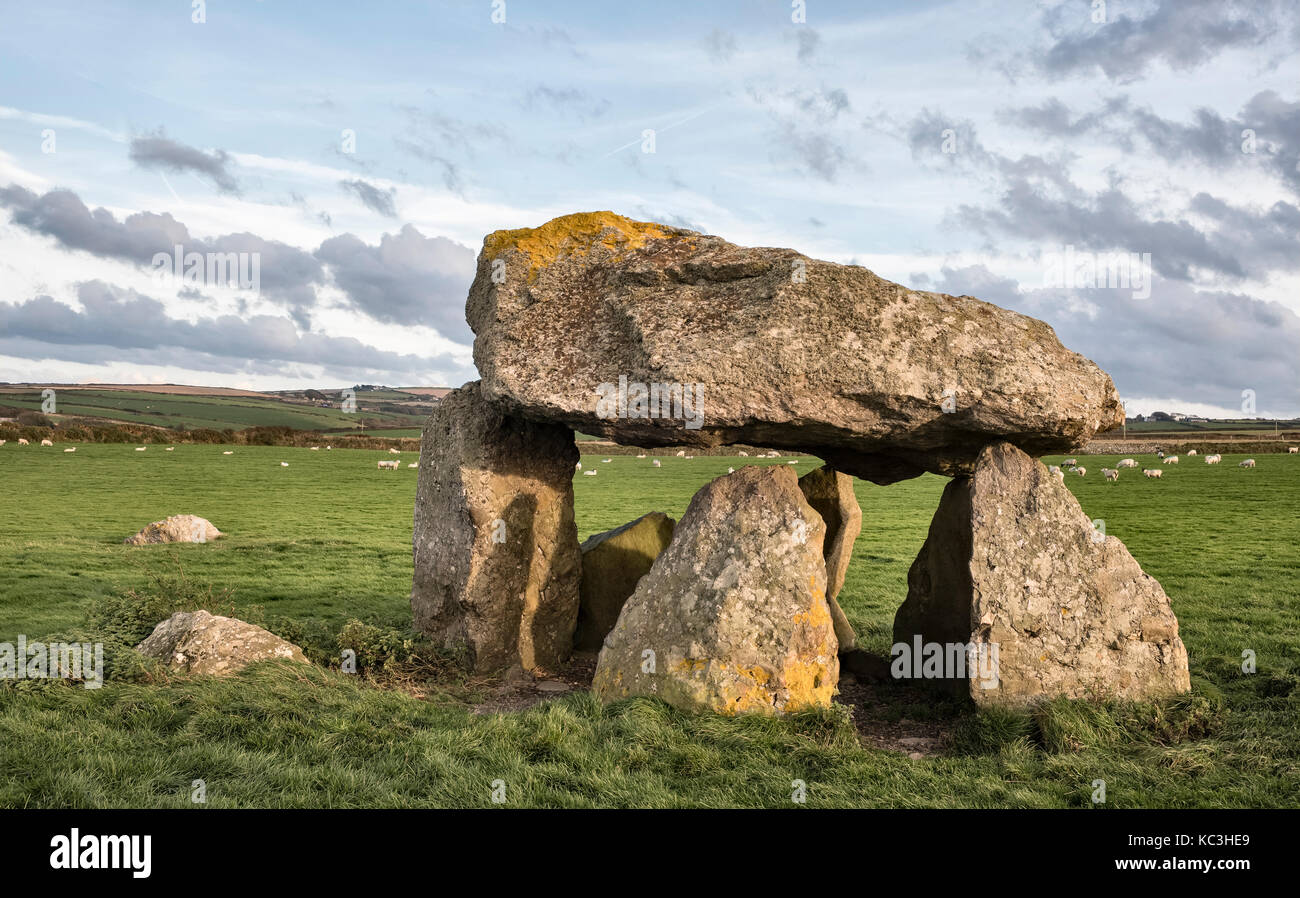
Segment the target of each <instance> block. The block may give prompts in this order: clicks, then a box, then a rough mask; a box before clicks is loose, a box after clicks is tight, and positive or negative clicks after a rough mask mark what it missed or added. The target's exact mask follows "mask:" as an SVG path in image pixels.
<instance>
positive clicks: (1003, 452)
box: [894, 443, 1190, 706]
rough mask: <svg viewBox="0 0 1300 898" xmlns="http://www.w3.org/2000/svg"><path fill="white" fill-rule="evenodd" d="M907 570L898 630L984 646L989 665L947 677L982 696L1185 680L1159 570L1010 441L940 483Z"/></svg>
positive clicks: (1101, 693)
mask: <svg viewBox="0 0 1300 898" xmlns="http://www.w3.org/2000/svg"><path fill="white" fill-rule="evenodd" d="M907 582H908V593H907V599H906V601H905V602H904V603H903V605H902V607H900V608H899V610H898V613H897V615H896V616H895V618H894V640H895V644H896V645H898V644H903V645H913V644H916V639H917V637H918V636H919V637H920V644H922V645H924V644H925V643H933V644H938V645H955V644H958V643H968V644H971V645H973V646H975V648H976V651H977V652H982V653H983V657H985V658H993V659H995V660H996V665H995V666H994V669H993V671H992V672H993V674H994V675H993V676H969V675H970V674H971V673H973V671H972V670H971V669H970V668H968V669H967V674H968V676H967V677H966V678H965V679H961V680H960V681H958V682H957V686H958V687H959V688H960V689H962V690H963V691H965V690H968V691H969V694H970V695H971V697H972V698H973V699H974V700H975V701H976V702H977V703H979V704H981V705H1008V706H1020V705H1027V704H1032V703H1034V702H1036V701H1039V700H1042V699H1046V698H1052V697H1056V696H1064V697H1067V698H1106V697H1113V698H1120V699H1132V700H1142V699H1147V698H1154V697H1159V696H1164V695H1169V694H1173V693H1178V692H1186V691H1187V690H1188V689H1189V688H1190V683H1189V678H1188V671H1187V650H1186V649H1185V648H1184V647H1183V643H1182V640H1181V639H1179V638H1178V621H1177V619H1176V618H1175V617H1174V613H1173V609H1172V608H1171V606H1170V603H1169V598H1168V596H1166V595H1165V592H1164V590H1163V589H1161V587H1160V584H1159V583H1157V582H1156V581H1155V579H1154V578H1152V577H1151V576H1149V575H1147V574H1146V573H1144V572H1143V571H1142V568H1141V567H1139V566H1138V563H1137V561H1135V560H1134V558H1133V556H1132V555H1130V554H1129V552H1128V549H1126V548H1125V547H1124V544H1123V543H1121V542H1120V541H1119V540H1118V539H1116V538H1115V537H1113V536H1108V535H1105V534H1104V533H1103V532H1101V530H1100V529H1099V528H1096V527H1094V525H1093V522H1092V521H1091V520H1089V518H1088V516H1087V515H1086V514H1084V512H1083V509H1081V508H1080V507H1079V503H1078V501H1077V500H1076V499H1075V498H1074V495H1073V494H1072V493H1071V492H1070V491H1069V490H1068V489H1067V488H1066V487H1065V485H1064V484H1062V483H1061V482H1060V481H1059V480H1058V479H1057V478H1055V477H1053V476H1051V475H1050V474H1049V473H1048V471H1047V469H1046V468H1045V467H1044V466H1043V465H1042V464H1040V463H1039V462H1037V461H1035V460H1034V459H1032V458H1030V457H1029V456H1027V455H1025V454H1024V453H1023V452H1021V451H1020V450H1018V449H1016V448H1015V447H1014V446H1011V445H1010V444H1008V443H997V444H994V445H991V446H988V447H986V448H985V449H984V450H983V451H982V452H981V453H980V456H979V459H978V461H977V462H976V465H975V471H974V473H973V475H972V476H970V477H960V478H956V479H954V480H953V481H952V482H951V483H949V484H948V487H947V488H946V489H945V490H944V493H943V498H942V500H941V501H940V503H939V509H938V511H936V512H935V515H934V520H933V521H932V522H931V524H930V532H929V536H928V537H927V538H926V541H925V544H924V545H923V546H922V548H921V552H920V554H919V555H918V556H917V558H916V561H915V562H914V563H913V565H912V568H911V570H910V571H909V572H908V577H907ZM993 646H996V649H997V650H996V654H995V653H993V652H992V651H991V650H990V649H989V647H993ZM981 647H983V648H981Z"/></svg>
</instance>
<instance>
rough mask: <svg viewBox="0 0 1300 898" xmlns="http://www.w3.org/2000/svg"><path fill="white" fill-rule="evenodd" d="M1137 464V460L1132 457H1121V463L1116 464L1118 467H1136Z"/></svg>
mask: <svg viewBox="0 0 1300 898" xmlns="http://www.w3.org/2000/svg"><path fill="white" fill-rule="evenodd" d="M1137 466H1138V463H1137V461H1135V460H1134V459H1131V458H1121V459H1120V460H1119V463H1118V464H1116V465H1115V467H1117V468H1136V467H1137Z"/></svg>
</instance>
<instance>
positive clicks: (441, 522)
mask: <svg viewBox="0 0 1300 898" xmlns="http://www.w3.org/2000/svg"><path fill="white" fill-rule="evenodd" d="M577 460H578V450H577V447H576V446H575V445H574V441H573V432H572V431H570V430H569V429H568V428H567V427H564V426H562V425H557V424H538V423H534V422H531V421H524V420H520V419H518V418H514V417H512V416H510V415H507V414H504V413H502V412H501V411H500V410H499V409H498V408H497V407H495V406H493V405H492V404H490V403H488V402H486V401H485V400H484V399H483V397H482V394H481V392H480V390H479V385H478V383H477V382H474V383H470V384H466V385H465V386H463V387H461V388H460V389H458V390H455V391H453V392H452V393H449V394H448V395H447V396H446V397H444V398H443V399H442V401H441V402H439V403H438V406H437V409H436V410H435V411H434V413H433V414H432V415H431V416H430V418H429V421H428V423H427V424H426V425H425V428H424V435H423V440H422V443H421V451H420V470H419V482H418V486H417V487H416V498H415V535H414V540H413V543H414V551H415V577H414V583H413V586H412V589H411V610H412V612H413V614H414V618H415V627H416V629H418V630H420V631H421V632H424V633H427V634H428V635H429V636H431V637H432V638H433V639H434V640H435V641H437V642H438V643H440V644H443V645H446V646H448V647H453V648H457V649H464V650H465V651H466V652H467V654H468V661H469V663H470V664H471V666H472V667H473V669H474V670H476V671H479V672H489V671H503V670H507V669H510V668H514V667H519V666H522V667H523V668H524V669H525V670H530V671H551V670H554V669H555V668H557V667H559V666H560V665H561V664H562V663H563V662H564V661H565V660H566V659H567V658H568V656H569V652H570V649H571V645H572V638H573V629H574V624H575V622H576V618H577V613H578V579H579V572H580V556H579V553H578V532H577V527H576V526H575V524H574V520H573V469H574V465H575V464H576V463H577Z"/></svg>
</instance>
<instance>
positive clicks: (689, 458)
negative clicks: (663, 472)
mask: <svg viewBox="0 0 1300 898" xmlns="http://www.w3.org/2000/svg"><path fill="white" fill-rule="evenodd" d="M694 457H695V456H694V455H687V456H685V458H686V460H687V461H690V460H691V459H692V458H694Z"/></svg>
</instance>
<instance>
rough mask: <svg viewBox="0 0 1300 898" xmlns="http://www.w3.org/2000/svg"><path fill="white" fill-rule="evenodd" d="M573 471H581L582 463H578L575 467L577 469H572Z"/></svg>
mask: <svg viewBox="0 0 1300 898" xmlns="http://www.w3.org/2000/svg"><path fill="white" fill-rule="evenodd" d="M574 470H575V471H581V470H582V462H578V465H577V467H575V468H574Z"/></svg>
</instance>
